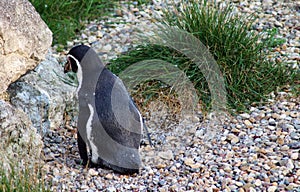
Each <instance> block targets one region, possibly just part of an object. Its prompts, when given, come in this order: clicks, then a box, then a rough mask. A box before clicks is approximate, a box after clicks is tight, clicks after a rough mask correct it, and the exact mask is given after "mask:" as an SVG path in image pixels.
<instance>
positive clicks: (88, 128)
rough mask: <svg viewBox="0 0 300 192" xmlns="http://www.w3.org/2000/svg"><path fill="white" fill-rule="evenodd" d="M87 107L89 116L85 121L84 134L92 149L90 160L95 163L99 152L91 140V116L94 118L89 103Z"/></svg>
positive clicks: (92, 138)
mask: <svg viewBox="0 0 300 192" xmlns="http://www.w3.org/2000/svg"><path fill="white" fill-rule="evenodd" d="M88 107H89V109H90V116H89V118H88V120H87V123H86V135H87V139H88V141H89V143H90V146H91V150H92V159H91V160H92V162H93V163H97V161H98V158H99V154H98V149H97V147H96V145H95V144H94V142H93V140H94V137H93V136H92V122H93V118H94V109H93V106H92V105H91V104H88Z"/></svg>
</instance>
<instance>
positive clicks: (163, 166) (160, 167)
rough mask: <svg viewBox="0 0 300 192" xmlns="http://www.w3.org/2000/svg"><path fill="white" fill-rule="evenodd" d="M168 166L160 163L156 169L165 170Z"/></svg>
mask: <svg viewBox="0 0 300 192" xmlns="http://www.w3.org/2000/svg"><path fill="white" fill-rule="evenodd" d="M166 166H167V165H166V164H164V163H159V164H157V165H156V168H158V169H163V168H165V167H166Z"/></svg>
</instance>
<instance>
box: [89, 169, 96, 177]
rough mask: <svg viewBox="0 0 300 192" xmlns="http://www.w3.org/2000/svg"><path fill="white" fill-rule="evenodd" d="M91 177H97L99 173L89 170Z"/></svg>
mask: <svg viewBox="0 0 300 192" xmlns="http://www.w3.org/2000/svg"><path fill="white" fill-rule="evenodd" d="M88 173H89V175H90V176H97V175H98V171H95V170H94V169H89V172H88Z"/></svg>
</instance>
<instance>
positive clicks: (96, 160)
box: [64, 45, 143, 173]
mask: <svg viewBox="0 0 300 192" xmlns="http://www.w3.org/2000/svg"><path fill="white" fill-rule="evenodd" d="M67 60H68V62H67V63H66V65H65V68H64V71H65V73H66V72H68V71H71V70H72V71H73V72H76V73H77V77H78V81H79V85H78V89H77V91H78V99H79V116H78V125H77V126H78V148H79V153H80V157H81V159H82V160H83V163H84V164H86V163H87V162H88V160H89V158H88V151H87V147H88V149H89V151H90V153H91V162H92V163H93V164H95V165H100V166H104V167H108V168H111V169H113V170H115V171H117V172H120V173H135V172H138V171H139V168H140V165H141V160H140V156H139V146H140V141H141V137H142V129H143V121H142V117H141V114H140V112H139V111H138V109H137V107H136V106H135V104H134V102H133V101H132V99H131V98H130V96H129V94H128V92H127V90H126V88H125V86H124V84H123V82H122V81H121V80H120V79H119V78H118V77H117V76H115V75H114V74H113V73H112V72H110V71H109V70H108V69H106V68H105V67H104V65H103V63H102V62H101V60H100V58H99V57H98V55H97V54H96V52H95V51H94V50H93V49H92V48H90V47H88V46H85V45H79V46H76V47H73V48H72V49H71V50H70V51H69V53H68V55H67Z"/></svg>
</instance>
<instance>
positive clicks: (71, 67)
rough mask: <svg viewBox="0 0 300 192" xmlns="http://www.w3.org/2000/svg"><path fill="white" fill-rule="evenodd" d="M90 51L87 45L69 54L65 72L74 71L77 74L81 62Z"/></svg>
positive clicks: (74, 48) (77, 47) (76, 48)
mask: <svg viewBox="0 0 300 192" xmlns="http://www.w3.org/2000/svg"><path fill="white" fill-rule="evenodd" d="M89 49H90V47H89V46H86V45H78V46H75V47H73V48H72V49H71V50H70V51H69V53H68V54H67V63H66V64H65V66H64V72H65V73H67V72H69V71H73V72H74V73H77V71H78V67H79V65H80V62H81V60H82V59H83V57H84V56H85V54H86V53H87V52H88V50H89Z"/></svg>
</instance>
